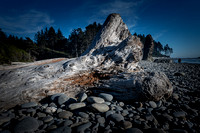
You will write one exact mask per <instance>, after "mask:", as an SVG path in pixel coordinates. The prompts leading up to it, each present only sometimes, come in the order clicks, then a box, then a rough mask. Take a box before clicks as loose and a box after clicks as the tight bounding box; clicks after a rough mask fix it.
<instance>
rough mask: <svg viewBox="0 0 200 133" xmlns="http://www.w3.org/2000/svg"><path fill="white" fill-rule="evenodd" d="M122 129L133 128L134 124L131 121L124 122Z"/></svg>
mask: <svg viewBox="0 0 200 133" xmlns="http://www.w3.org/2000/svg"><path fill="white" fill-rule="evenodd" d="M122 128H123V129H128V128H132V123H131V122H130V121H123V122H122Z"/></svg>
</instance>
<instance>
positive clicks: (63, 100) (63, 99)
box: [58, 94, 69, 105]
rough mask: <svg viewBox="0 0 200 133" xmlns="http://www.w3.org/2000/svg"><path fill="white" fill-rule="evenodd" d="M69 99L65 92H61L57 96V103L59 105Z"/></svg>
mask: <svg viewBox="0 0 200 133" xmlns="http://www.w3.org/2000/svg"><path fill="white" fill-rule="evenodd" d="M68 100H69V97H67V95H65V94H61V95H60V96H59V97H58V104H59V105H61V104H63V103H65V102H67V101H68Z"/></svg>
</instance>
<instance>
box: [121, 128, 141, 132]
mask: <svg viewBox="0 0 200 133" xmlns="http://www.w3.org/2000/svg"><path fill="white" fill-rule="evenodd" d="M125 133H143V132H142V131H141V130H140V129H138V128H129V129H126V130H125Z"/></svg>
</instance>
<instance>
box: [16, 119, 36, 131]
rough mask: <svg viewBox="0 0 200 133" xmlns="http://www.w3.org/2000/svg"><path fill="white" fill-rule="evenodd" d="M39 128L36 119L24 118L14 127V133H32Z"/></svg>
mask: <svg viewBox="0 0 200 133" xmlns="http://www.w3.org/2000/svg"><path fill="white" fill-rule="evenodd" d="M38 127H39V124H38V121H37V119H35V118H33V117H26V118H24V119H22V120H21V121H20V122H19V123H17V124H16V126H15V127H14V132H15V133H24V132H34V131H35V130H37V129H38Z"/></svg>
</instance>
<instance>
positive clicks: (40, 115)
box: [37, 112, 46, 118]
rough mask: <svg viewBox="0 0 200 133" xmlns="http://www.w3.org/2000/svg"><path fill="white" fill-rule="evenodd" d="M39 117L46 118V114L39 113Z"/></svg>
mask: <svg viewBox="0 0 200 133" xmlns="http://www.w3.org/2000/svg"><path fill="white" fill-rule="evenodd" d="M37 116H38V117H39V118H41V117H46V114H45V113H41V112H38V113H37Z"/></svg>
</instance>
